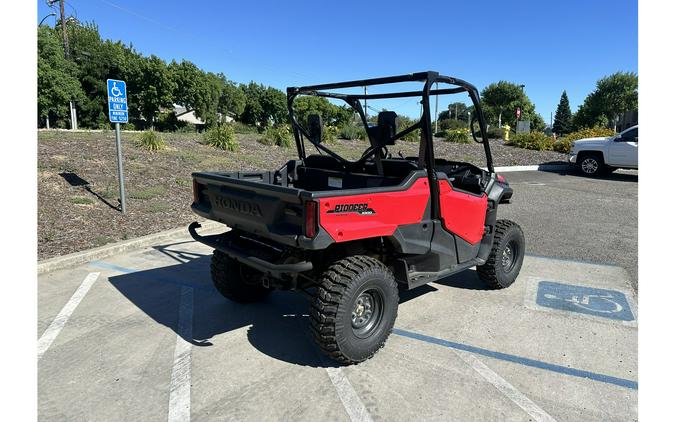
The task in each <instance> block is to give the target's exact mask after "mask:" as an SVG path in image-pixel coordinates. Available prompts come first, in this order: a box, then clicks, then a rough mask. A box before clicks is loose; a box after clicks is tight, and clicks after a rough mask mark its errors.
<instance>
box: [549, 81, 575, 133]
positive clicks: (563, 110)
mask: <svg viewBox="0 0 675 422" xmlns="http://www.w3.org/2000/svg"><path fill="white" fill-rule="evenodd" d="M571 131H572V109H570V100H569V99H568V98H567V91H563V93H562V95H561V96H560V102H559V103H558V108H557V109H556V111H555V120H554V121H553V132H555V133H556V134H558V135H560V136H563V135H566V134H568V133H570V132H571Z"/></svg>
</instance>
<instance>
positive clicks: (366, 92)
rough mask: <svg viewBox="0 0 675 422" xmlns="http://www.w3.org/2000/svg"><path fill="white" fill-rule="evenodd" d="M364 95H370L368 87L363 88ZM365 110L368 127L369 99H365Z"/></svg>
mask: <svg viewBox="0 0 675 422" xmlns="http://www.w3.org/2000/svg"><path fill="white" fill-rule="evenodd" d="M363 95H368V87H367V86H364V87H363ZM363 108H365V115H366V125H367V124H368V98H364V99H363Z"/></svg>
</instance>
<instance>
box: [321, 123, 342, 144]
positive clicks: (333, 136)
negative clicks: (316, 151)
mask: <svg viewBox="0 0 675 422" xmlns="http://www.w3.org/2000/svg"><path fill="white" fill-rule="evenodd" d="M339 132H340V130H339V129H338V128H337V126H331V125H328V126H326V127H325V128H323V138H322V139H321V141H322V142H325V143H327V144H332V143H335V142H336V141H337V136H338V133H339Z"/></svg>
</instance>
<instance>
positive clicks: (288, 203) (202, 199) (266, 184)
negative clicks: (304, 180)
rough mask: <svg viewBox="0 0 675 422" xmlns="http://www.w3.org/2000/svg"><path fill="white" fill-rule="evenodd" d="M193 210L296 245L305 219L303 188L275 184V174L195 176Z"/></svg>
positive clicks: (206, 174) (195, 174)
mask: <svg viewBox="0 0 675 422" xmlns="http://www.w3.org/2000/svg"><path fill="white" fill-rule="evenodd" d="M192 177H193V180H194V183H195V185H194V188H195V189H196V192H195V202H194V203H193V204H192V210H193V211H194V212H195V213H197V214H199V215H201V216H202V217H205V218H208V219H210V220H215V221H218V222H221V223H224V224H227V225H228V226H230V227H232V228H239V229H242V230H245V231H248V232H250V233H256V234H260V235H262V236H264V237H266V238H270V239H273V240H276V241H279V242H281V243H284V244H287V245H297V237H298V236H300V235H302V234H303V230H304V216H303V206H302V201H301V199H300V192H302V191H301V190H300V189H296V188H293V187H285V186H280V185H275V184H273V183H274V177H275V172H234V173H193V174H192Z"/></svg>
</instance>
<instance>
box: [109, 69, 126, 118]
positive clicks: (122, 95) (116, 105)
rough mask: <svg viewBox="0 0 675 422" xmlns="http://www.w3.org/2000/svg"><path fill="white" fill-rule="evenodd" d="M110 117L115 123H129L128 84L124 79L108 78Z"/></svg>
mask: <svg viewBox="0 0 675 422" xmlns="http://www.w3.org/2000/svg"><path fill="white" fill-rule="evenodd" d="M108 117H110V121H111V122H113V123H127V122H128V121H129V110H128V109H127V84H126V83H125V82H124V81H118V80H116V79H108Z"/></svg>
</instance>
